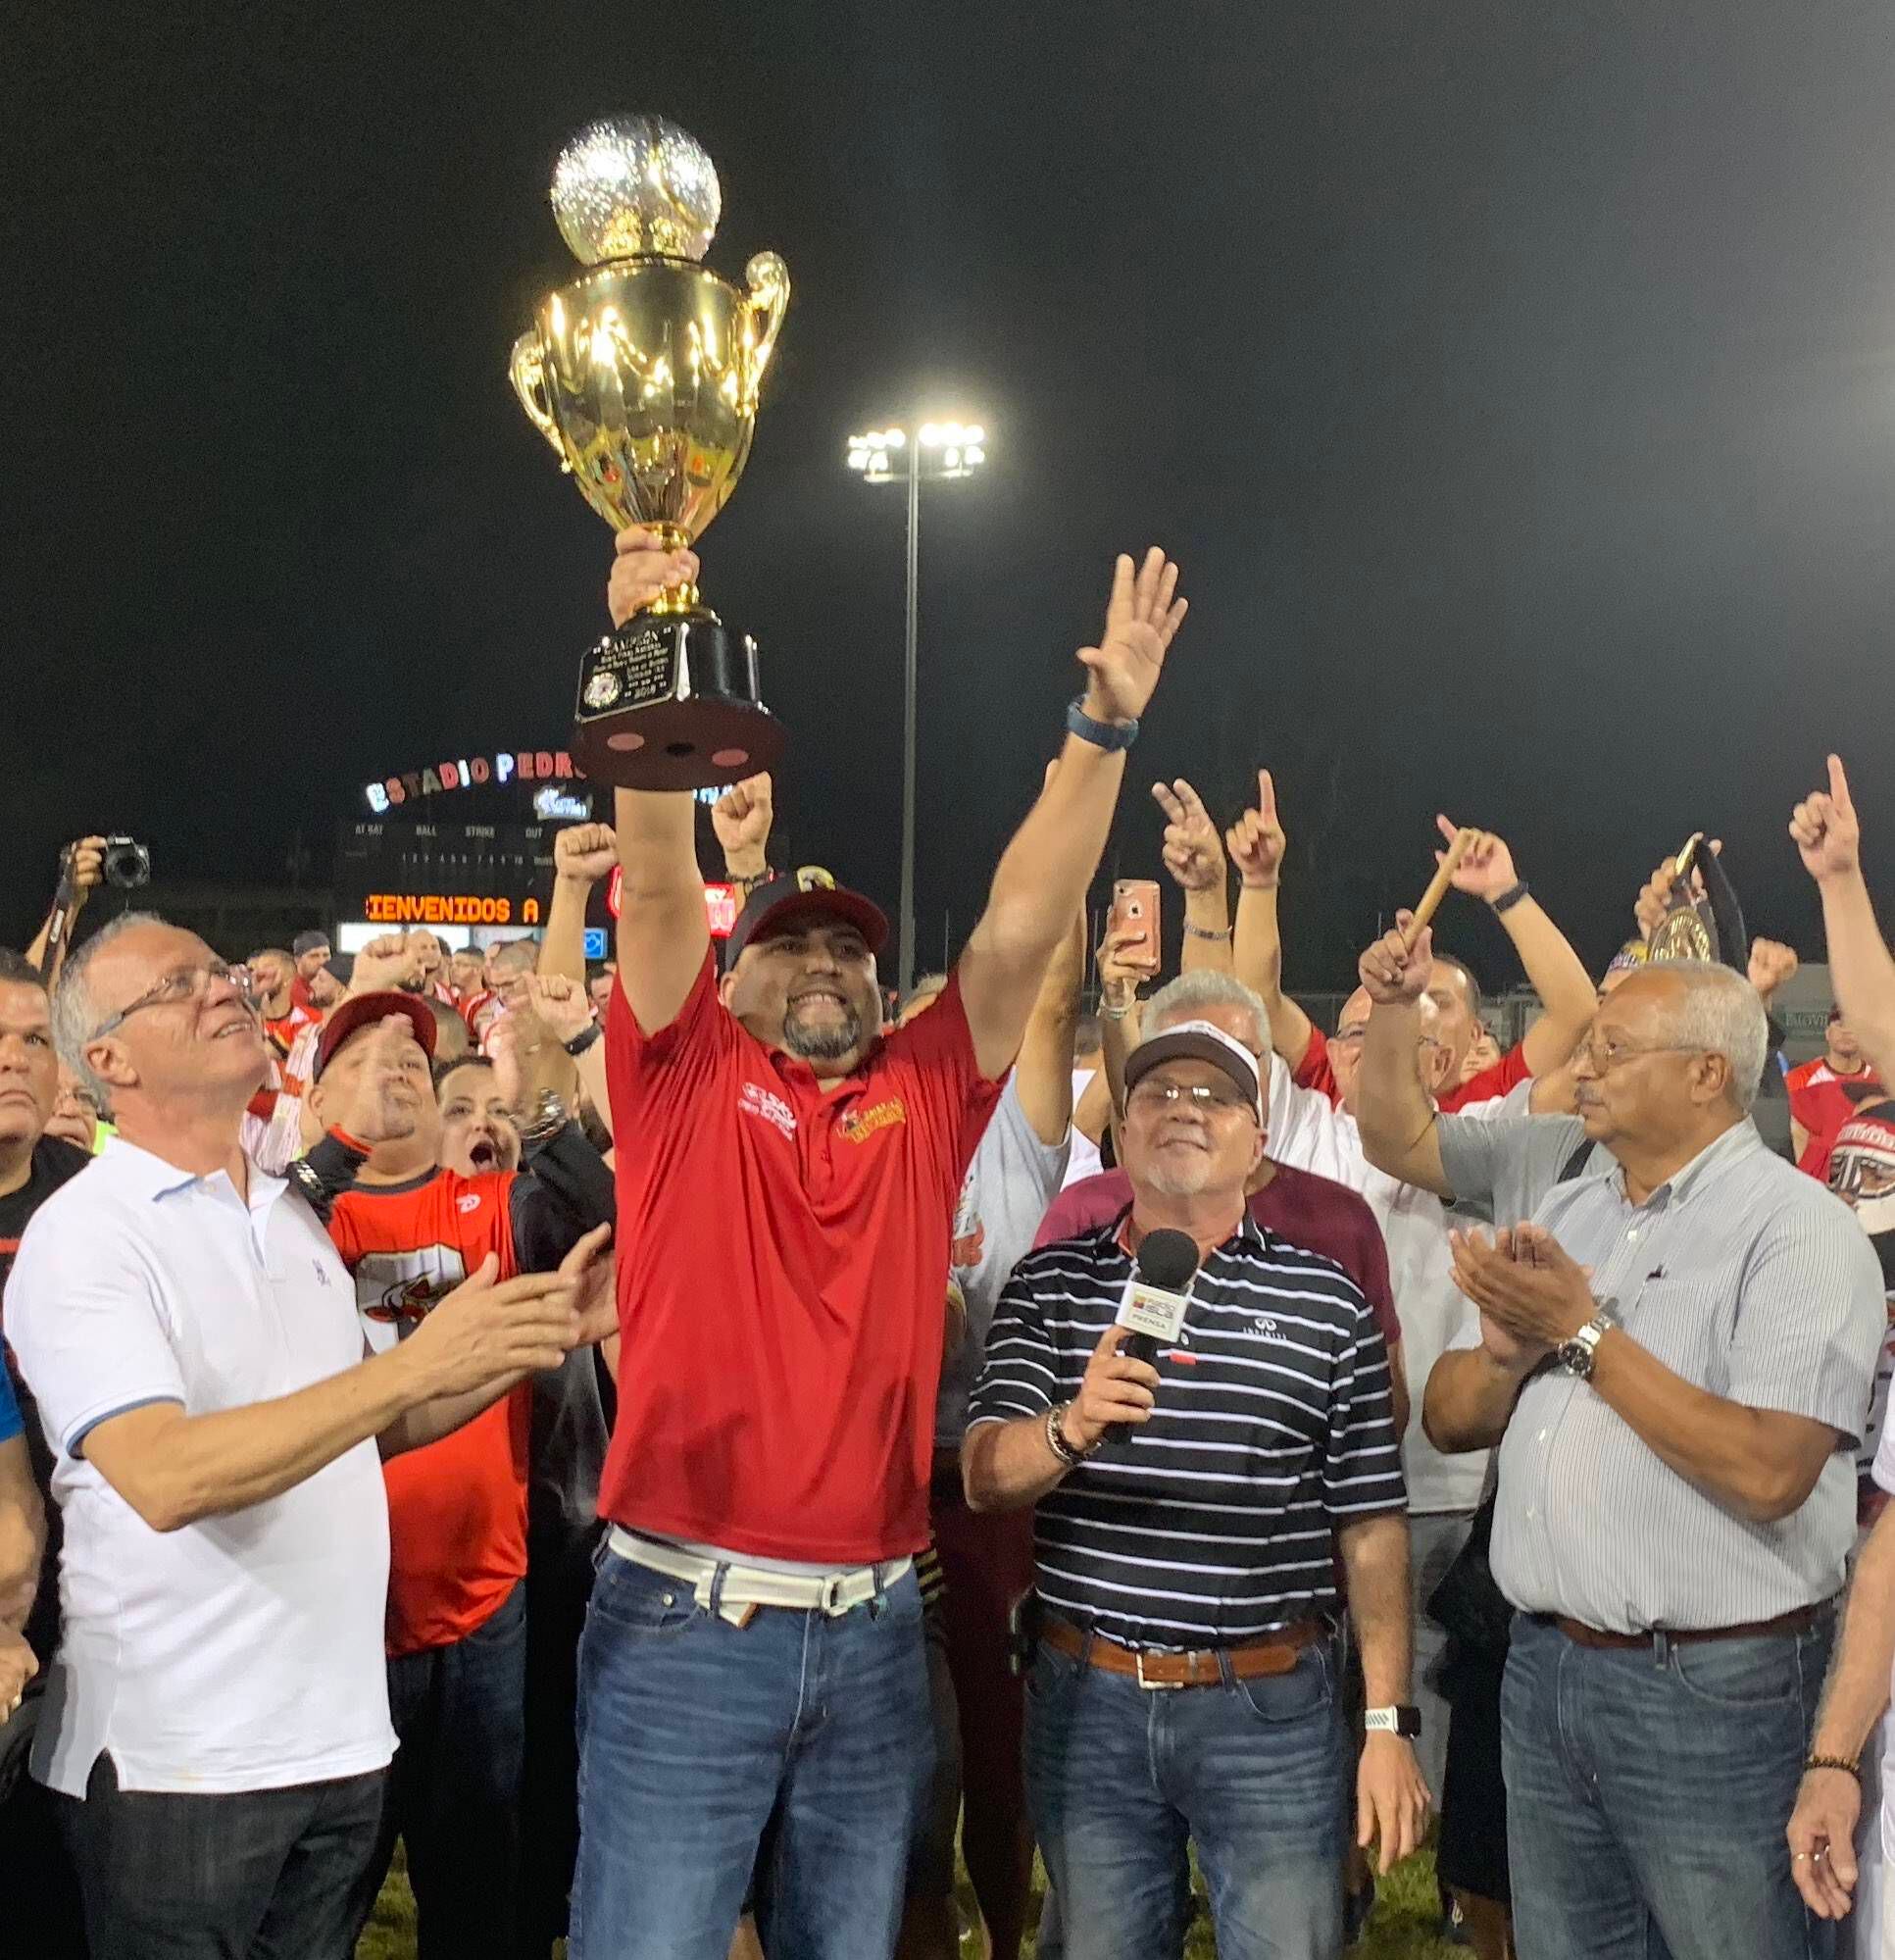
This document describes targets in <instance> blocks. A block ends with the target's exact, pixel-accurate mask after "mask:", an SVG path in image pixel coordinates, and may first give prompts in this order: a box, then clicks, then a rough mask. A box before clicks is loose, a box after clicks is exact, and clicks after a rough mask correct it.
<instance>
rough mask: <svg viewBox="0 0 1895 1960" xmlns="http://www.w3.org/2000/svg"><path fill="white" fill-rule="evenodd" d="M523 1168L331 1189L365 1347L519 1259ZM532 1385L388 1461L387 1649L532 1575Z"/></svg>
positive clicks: (454, 1619)
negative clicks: (518, 1193) (483, 1270)
mask: <svg viewBox="0 0 1895 1960" xmlns="http://www.w3.org/2000/svg"><path fill="white" fill-rule="evenodd" d="M516 1176H517V1173H515V1172H512V1171H500V1172H491V1173H489V1174H488V1175H486V1176H484V1177H479V1178H464V1177H462V1176H461V1175H460V1173H459V1172H458V1171H449V1170H445V1169H443V1170H437V1171H433V1172H431V1173H429V1175H428V1176H426V1177H425V1178H422V1179H418V1180H416V1181H414V1182H412V1183H406V1184H381V1185H375V1184H367V1185H364V1184H357V1185H353V1186H351V1187H350V1188H349V1189H347V1190H345V1191H343V1192H342V1193H341V1194H340V1195H339V1196H338V1197H337V1198H336V1200H335V1208H334V1210H333V1211H332V1212H331V1214H330V1216H329V1236H330V1237H331V1238H333V1239H334V1241H335V1245H336V1250H337V1251H339V1252H340V1253H341V1255H342V1263H343V1264H344V1265H345V1266H347V1267H348V1269H349V1271H350V1272H351V1273H352V1274H353V1275H354V1276H355V1296H356V1305H357V1307H358V1309H359V1311H360V1312H361V1315H362V1326H363V1331H364V1332H365V1333H366V1334H367V1335H368V1338H369V1344H370V1346H371V1347H373V1348H374V1349H375V1350H376V1351H377V1352H380V1351H381V1350H382V1349H385V1348H390V1347H393V1346H394V1344H395V1343H396V1342H397V1341H398V1340H400V1339H401V1338H402V1337H403V1336H404V1335H405V1334H407V1333H410V1332H413V1330H414V1329H415V1328H416V1327H417V1326H418V1325H419V1324H420V1323H421V1321H422V1320H423V1319H424V1317H425V1316H426V1315H427V1314H428V1313H430V1312H431V1311H432V1310H433V1308H434V1307H435V1305H436V1304H437V1303H438V1302H439V1301H440V1300H442V1299H443V1298H444V1297H445V1296H446V1295H447V1294H448V1293H450V1292H452V1291H453V1289H454V1288H455V1287H456V1286H458V1285H459V1284H460V1283H461V1282H462V1281H463V1280H464V1279H466V1278H467V1276H468V1275H469V1274H470V1273H472V1272H473V1271H474V1269H475V1268H476V1267H477V1266H478V1265H479V1264H480V1262H481V1260H482V1259H484V1258H485V1257H486V1256H487V1254H488V1253H489V1252H492V1253H495V1254H497V1255H498V1257H499V1260H500V1277H501V1279H503V1280H510V1279H512V1278H513V1277H514V1275H515V1274H516V1273H517V1272H518V1271H519V1270H520V1269H519V1263H518V1260H517V1258H516V1256H515V1251H514V1235H513V1219H512V1210H511V1200H512V1195H513V1184H514V1180H515V1177H516ZM531 1409H532V1402H531V1387H530V1384H528V1383H526V1382H522V1383H521V1384H520V1386H519V1387H517V1388H516V1389H514V1391H513V1392H512V1394H510V1395H505V1396H502V1398H501V1399H500V1400H499V1401H498V1402H496V1403H494V1405H493V1406H492V1408H490V1409H485V1410H483V1411H482V1412H481V1413H480V1414H479V1415H477V1416H476V1417H474V1420H473V1422H471V1423H468V1424H466V1425H464V1426H463V1427H462V1428H460V1429H458V1430H456V1431H455V1432H454V1433H453V1434H452V1435H447V1436H443V1437H442V1438H441V1439H440V1441H439V1442H433V1443H429V1444H428V1445H427V1446H426V1448H424V1449H411V1450H408V1451H406V1452H405V1453H404V1454H402V1455H401V1456H395V1457H390V1458H389V1459H388V1461H387V1462H386V1463H385V1464H383V1465H382V1476H383V1478H384V1479H385V1480H386V1483H387V1485H388V1537H389V1568H388V1652H389V1653H390V1655H399V1654H413V1653H420V1652H421V1651H422V1650H423V1649H424V1648H427V1647H444V1646H446V1645H447V1644H448V1643H449V1642H450V1641H453V1640H459V1639H464V1638H465V1637H466V1636H467V1635H468V1634H469V1633H473V1632H474V1629H475V1628H477V1627H480V1626H483V1625H484V1624H485V1623H486V1621H487V1620H488V1619H490V1618H491V1617H492V1615H493V1614H495V1613H496V1612H498V1611H499V1609H500V1607H501V1606H502V1605H503V1604H504V1603H505V1602H506V1598H507V1595H508V1593H510V1592H511V1591H512V1590H513V1588H514V1587H515V1586H516V1585H517V1584H518V1583H520V1581H521V1580H523V1579H524V1577H525V1576H526V1453H527V1441H528V1432H529V1428H530V1422H531Z"/></svg>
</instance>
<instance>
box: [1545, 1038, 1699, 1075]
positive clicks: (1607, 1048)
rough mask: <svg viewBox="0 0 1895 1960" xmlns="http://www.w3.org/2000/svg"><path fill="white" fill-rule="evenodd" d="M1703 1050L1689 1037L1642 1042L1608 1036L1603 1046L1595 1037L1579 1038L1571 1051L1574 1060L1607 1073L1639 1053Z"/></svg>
mask: <svg viewBox="0 0 1895 1960" xmlns="http://www.w3.org/2000/svg"><path fill="white" fill-rule="evenodd" d="M1703 1053H1704V1050H1703V1049H1702V1048H1699V1047H1694V1046H1693V1045H1692V1044H1691V1043H1690V1042H1688V1041H1655V1042H1651V1043H1649V1044H1646V1045H1644V1046H1641V1045H1640V1044H1639V1043H1637V1042H1634V1041H1615V1040H1613V1039H1612V1038H1611V1037H1610V1036H1608V1038H1607V1039H1606V1041H1605V1043H1604V1045H1603V1046H1601V1044H1600V1043H1599V1042H1597V1041H1581V1042H1580V1043H1579V1045H1578V1046H1577V1047H1576V1048H1575V1049H1573V1051H1572V1059H1573V1061H1575V1062H1583V1063H1584V1064H1585V1065H1586V1067H1587V1068H1589V1069H1590V1070H1591V1071H1592V1073H1593V1074H1594V1075H1595V1076H1609V1075H1611V1074H1612V1072H1613V1070H1615V1069H1620V1068H1623V1067H1624V1065H1625V1064H1626V1063H1627V1062H1635V1061H1636V1060H1637V1059H1638V1058H1639V1056H1641V1055H1701V1054H1703Z"/></svg>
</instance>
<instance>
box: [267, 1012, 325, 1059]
mask: <svg viewBox="0 0 1895 1960" xmlns="http://www.w3.org/2000/svg"><path fill="white" fill-rule="evenodd" d="M322 1018H323V1017H322V1015H321V1014H320V1013H319V1012H318V1011H317V1010H316V1009H315V1008H313V1007H303V1006H301V1005H299V1004H295V1003H292V1005H291V1007H290V1010H289V1012H288V1013H287V1014H285V1015H284V1016H282V1018H281V1019H280V1020H277V1021H266V1022H265V1023H264V1025H263V1031H264V1032H265V1033H266V1034H268V1035H269V1036H270V1038H271V1040H272V1041H274V1043H275V1044H276V1053H277V1055H278V1056H279V1057H282V1056H286V1055H287V1054H288V1053H289V1051H290V1050H291V1049H292V1048H293V1047H294V1046H295V1045H296V1037H297V1035H299V1034H300V1033H301V1032H302V1031H303V1030H304V1029H305V1028H307V1027H309V1026H310V1024H311V1023H312V1022H317V1021H321V1020H322Z"/></svg>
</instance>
